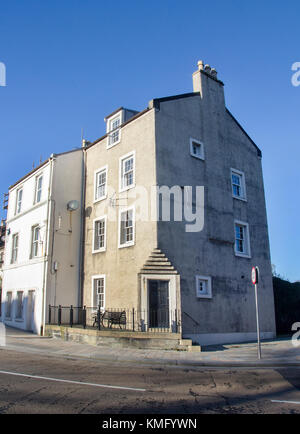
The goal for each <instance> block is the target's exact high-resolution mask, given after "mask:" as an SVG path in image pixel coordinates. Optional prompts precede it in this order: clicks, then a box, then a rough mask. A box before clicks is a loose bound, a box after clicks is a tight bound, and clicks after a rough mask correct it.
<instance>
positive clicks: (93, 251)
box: [92, 247, 106, 255]
mask: <svg viewBox="0 0 300 434" xmlns="http://www.w3.org/2000/svg"><path fill="white" fill-rule="evenodd" d="M103 252H106V247H103V248H102V249H99V250H92V254H93V255H94V254H96V253H103Z"/></svg>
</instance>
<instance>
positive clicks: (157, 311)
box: [148, 280, 169, 329]
mask: <svg viewBox="0 0 300 434" xmlns="http://www.w3.org/2000/svg"><path fill="white" fill-rule="evenodd" d="M148 291H149V328H167V329H168V328H169V281H168V280H149V286H148Z"/></svg>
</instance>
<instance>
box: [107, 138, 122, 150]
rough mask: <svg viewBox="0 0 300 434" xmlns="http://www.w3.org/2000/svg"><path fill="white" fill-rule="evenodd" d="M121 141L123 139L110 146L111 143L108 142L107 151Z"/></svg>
mask: <svg viewBox="0 0 300 434" xmlns="http://www.w3.org/2000/svg"><path fill="white" fill-rule="evenodd" d="M120 141H121V139H120V140H118V141H117V142H114V143H111V144H109V142H107V144H106V149H110V148H113V147H114V146H116V145H117V144H118V143H120Z"/></svg>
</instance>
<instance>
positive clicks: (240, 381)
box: [0, 347, 300, 414]
mask: <svg viewBox="0 0 300 434" xmlns="http://www.w3.org/2000/svg"><path fill="white" fill-rule="evenodd" d="M0 413H1V414H4V413H14V414H16V413H19V414H24V413H29V414H33V413H34V414H35V413H64V414H66V413H72V414H79V413H90V414H103V413H106V414H139V413H140V414H174V413H181V414H202V413H300V367H297V366H296V367H286V368H285V367H281V368H270V367H268V368H262V367H253V368H239V367H234V368H228V367H226V368H222V367H219V368H210V367H199V368H197V367H183V366H181V367H180V366H177V367H176V366H166V365H162V366H159V365H155V366H153V367H151V366H149V365H140V366H139V365H137V364H133V363H130V362H127V363H125V362H112V361H100V360H88V359H86V360H80V359H75V358H74V359H72V358H63V357H47V355H44V354H30V353H25V352H18V351H15V350H11V349H10V350H8V349H5V348H4V347H2V348H0Z"/></svg>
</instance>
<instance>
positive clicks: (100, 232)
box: [94, 219, 105, 250]
mask: <svg viewBox="0 0 300 434" xmlns="http://www.w3.org/2000/svg"><path fill="white" fill-rule="evenodd" d="M104 247H105V220H104V219H103V220H99V221H96V222H95V236H94V250H99V249H101V248H104Z"/></svg>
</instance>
